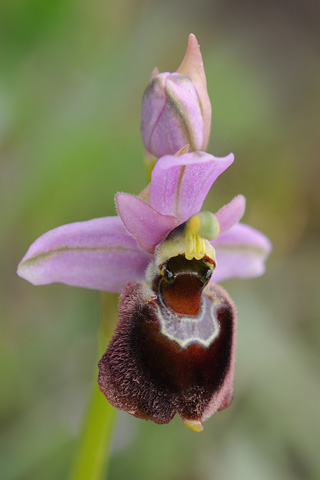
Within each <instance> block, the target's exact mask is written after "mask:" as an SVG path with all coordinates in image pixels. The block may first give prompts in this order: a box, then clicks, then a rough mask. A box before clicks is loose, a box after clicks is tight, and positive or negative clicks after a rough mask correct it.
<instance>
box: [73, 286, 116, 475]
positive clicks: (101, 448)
mask: <svg viewBox="0 0 320 480" xmlns="http://www.w3.org/2000/svg"><path fill="white" fill-rule="evenodd" d="M117 303H118V302H117V296H116V295H114V294H111V293H108V292H101V293H100V329H99V337H98V354H97V360H98V359H99V358H100V357H101V355H102V353H103V352H104V350H105V347H106V345H107V344H108V343H109V340H110V338H111V335H112V332H113V329H114V327H115V324H116V320H117ZM95 370H96V369H95ZM96 376H97V374H96V371H95V373H94V375H93V382H92V390H91V393H90V398H89V401H88V405H87V408H86V412H85V415H84V419H83V424H82V427H81V432H80V435H79V439H78V444H77V450H76V453H75V457H74V463H73V465H72V469H71V472H70V476H69V480H88V479H90V480H102V479H104V480H106V479H107V469H108V464H109V458H110V447H111V440H112V434H113V430H114V425H115V416H116V409H115V408H114V407H113V406H112V405H111V404H110V403H108V402H106V401H105V399H104V396H103V395H102V394H101V392H100V391H99V387H98V385H97V382H96Z"/></svg>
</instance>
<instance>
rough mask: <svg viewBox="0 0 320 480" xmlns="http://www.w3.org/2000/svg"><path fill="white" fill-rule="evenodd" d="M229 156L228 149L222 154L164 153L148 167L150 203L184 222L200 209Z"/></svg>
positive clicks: (165, 213)
mask: <svg viewBox="0 0 320 480" xmlns="http://www.w3.org/2000/svg"><path fill="white" fill-rule="evenodd" d="M233 159H234V156H233V154H232V153H230V154H229V155H227V156H226V157H223V158H217V157H214V156H212V155H210V154H209V153H205V152H191V153H186V154H183V155H181V156H179V157H177V156H174V155H165V156H164V157H162V158H160V159H159V160H158V162H157V163H156V165H155V167H154V169H153V171H152V176H151V185H150V195H149V203H150V205H151V206H152V207H153V208H155V209H156V210H157V211H158V212H160V213H162V214H163V215H174V216H175V217H177V219H178V221H179V223H182V222H185V221H186V220H188V218H190V217H191V216H192V215H194V214H195V213H198V212H199V211H200V210H201V207H202V203H203V201H204V199H205V198H206V196H207V193H208V192H209V190H210V188H211V185H212V184H213V183H214V182H215V180H216V179H217V178H218V176H219V175H220V174H221V173H222V172H224V171H225V170H226V169H227V168H228V167H229V165H231V163H232V162H233Z"/></svg>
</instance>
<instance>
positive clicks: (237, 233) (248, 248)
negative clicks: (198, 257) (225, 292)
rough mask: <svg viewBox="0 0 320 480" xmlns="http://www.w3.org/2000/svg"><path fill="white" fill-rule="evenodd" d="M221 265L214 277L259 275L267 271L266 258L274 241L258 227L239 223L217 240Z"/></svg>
mask: <svg viewBox="0 0 320 480" xmlns="http://www.w3.org/2000/svg"><path fill="white" fill-rule="evenodd" d="M211 243H212V245H213V246H214V248H215V250H216V259H217V267H216V269H215V271H214V273H213V276H212V280H213V281H214V282H221V281H223V280H226V279H228V278H232V277H237V278H250V277H259V276H260V275H262V274H263V273H264V271H265V260H266V258H267V257H268V255H269V253H270V252H271V250H272V245H271V242H270V240H269V239H268V238H267V237H266V236H265V235H264V234H263V233H261V232H259V231H258V230H256V229H255V228H252V227H250V226H249V225H245V224H243V223H238V224H237V225H235V226H234V227H232V228H231V230H229V231H228V232H227V233H225V234H224V235H221V236H219V237H218V238H216V239H215V240H213V241H212V242H211Z"/></svg>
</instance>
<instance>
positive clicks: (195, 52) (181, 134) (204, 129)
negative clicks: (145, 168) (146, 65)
mask: <svg viewBox="0 0 320 480" xmlns="http://www.w3.org/2000/svg"><path fill="white" fill-rule="evenodd" d="M210 126H211V104H210V99H209V96H208V92H207V82H206V76H205V72H204V68H203V62H202V56H201V52H200V48H199V45H198V42H197V39H196V37H195V36H194V35H193V34H190V35H189V39H188V48H187V52H186V55H185V57H184V59H183V61H182V63H181V65H180V67H179V68H178V70H177V71H176V72H175V73H160V74H159V73H158V71H157V70H155V71H154V72H153V76H152V79H151V81H150V83H149V85H148V86H147V88H146V90H145V93H144V96H143V102H142V114H141V132H142V140H143V143H144V146H145V149H146V151H147V154H149V155H152V156H155V157H157V158H159V157H161V156H164V155H174V154H176V153H177V152H178V151H179V150H181V148H183V147H184V146H185V145H189V146H190V150H193V151H205V150H206V147H207V144H208V141H209V134H210Z"/></svg>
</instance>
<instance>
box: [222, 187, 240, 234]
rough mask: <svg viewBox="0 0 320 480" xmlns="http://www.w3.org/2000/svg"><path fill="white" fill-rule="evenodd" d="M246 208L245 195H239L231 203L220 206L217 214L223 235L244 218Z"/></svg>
mask: <svg viewBox="0 0 320 480" xmlns="http://www.w3.org/2000/svg"><path fill="white" fill-rule="evenodd" d="M245 208H246V199H245V198H244V196H243V195H237V196H236V197H235V198H234V199H233V200H231V202H230V203H228V204H227V205H225V206H224V207H222V208H220V210H219V211H218V212H217V213H216V214H215V215H216V217H217V219H218V222H219V225H220V235H223V234H224V233H226V232H227V231H228V230H230V228H231V227H233V226H234V225H235V224H236V223H238V222H239V220H240V219H241V218H242V216H243V214H244V211H245Z"/></svg>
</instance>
